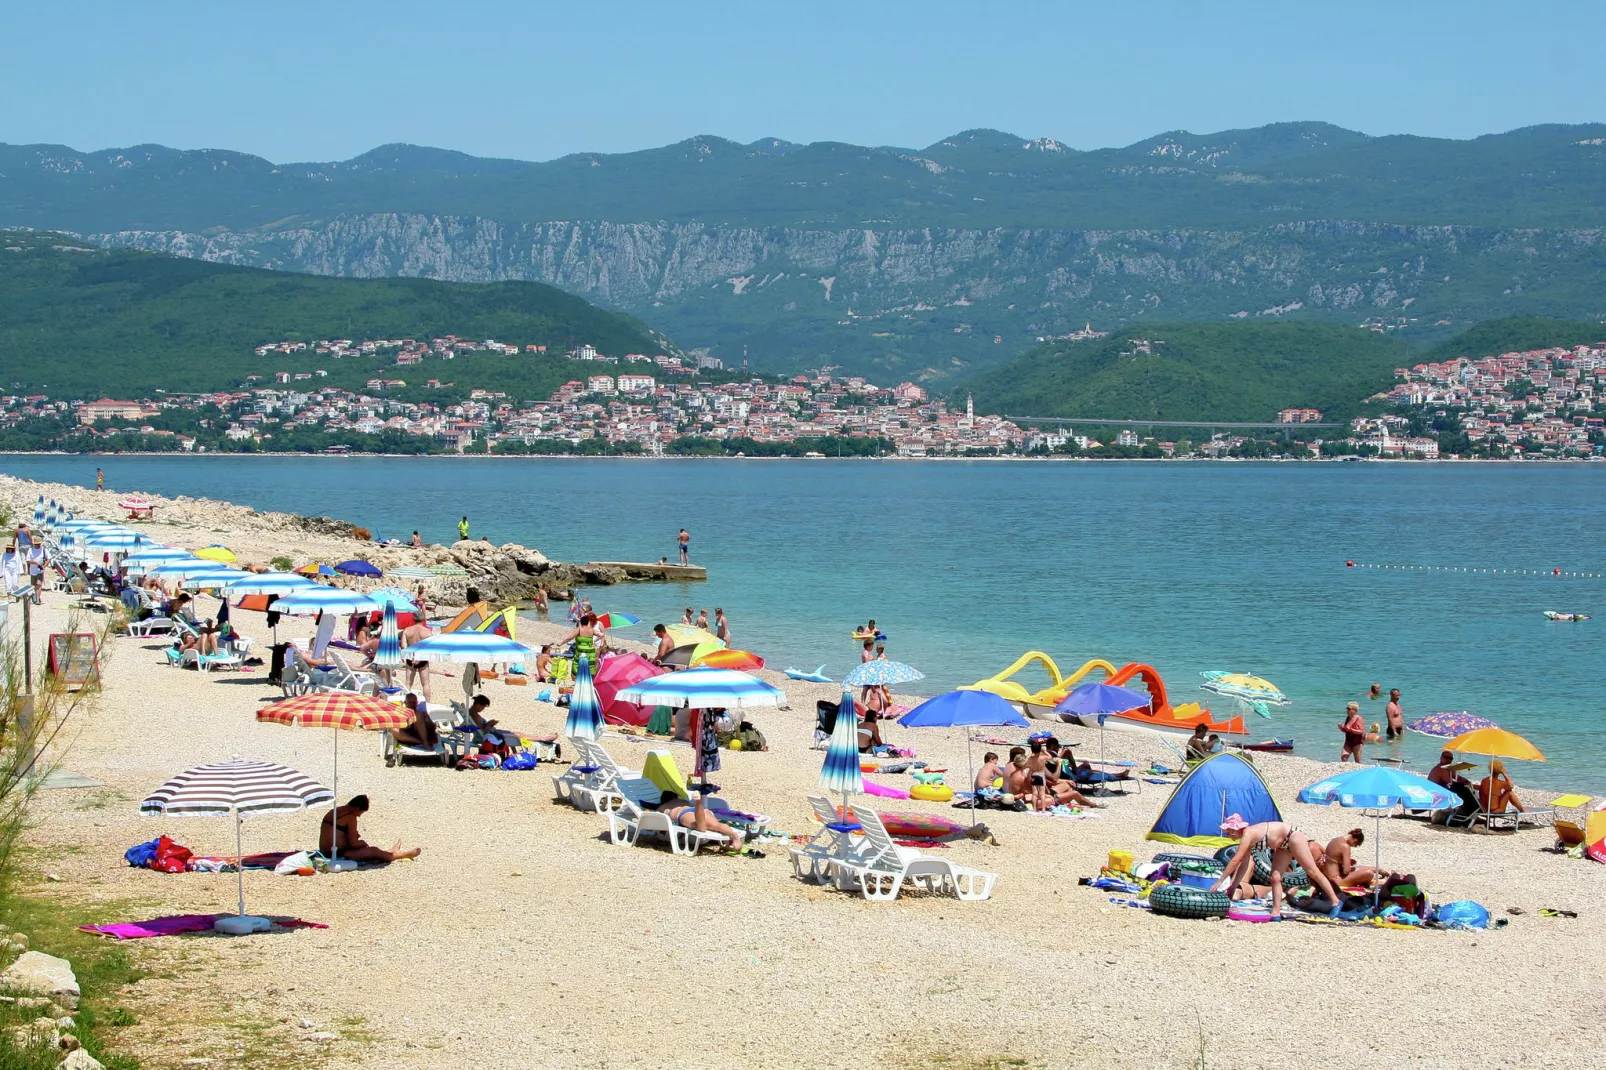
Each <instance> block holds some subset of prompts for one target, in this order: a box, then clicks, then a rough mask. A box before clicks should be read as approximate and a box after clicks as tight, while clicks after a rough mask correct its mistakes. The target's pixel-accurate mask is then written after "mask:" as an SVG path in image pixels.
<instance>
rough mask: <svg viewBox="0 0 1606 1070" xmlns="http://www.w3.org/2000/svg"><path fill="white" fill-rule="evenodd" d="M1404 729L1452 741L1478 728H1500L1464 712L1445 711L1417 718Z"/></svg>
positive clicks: (1486, 720) (1491, 722)
mask: <svg viewBox="0 0 1606 1070" xmlns="http://www.w3.org/2000/svg"><path fill="white" fill-rule="evenodd" d="M1405 727H1406V728H1408V729H1410V730H1411V731H1412V732H1420V733H1422V734H1423V735H1424V736H1436V737H1438V738H1440V739H1452V738H1454V737H1456V736H1462V735H1466V734H1467V733H1468V732H1474V731H1476V730H1478V729H1480V728H1499V727H1500V726H1499V725H1497V724H1495V723H1494V722H1493V721H1491V720H1488V719H1487V718H1484V717H1478V716H1475V715H1473V714H1470V713H1468V712H1467V711H1466V710H1461V711H1460V712H1457V711H1455V710H1446V711H1444V712H1443V713H1430V714H1428V715H1427V716H1426V717H1418V718H1417V719H1416V720H1414V721H1412V722H1411V723H1410V724H1408V725H1406V726H1405Z"/></svg>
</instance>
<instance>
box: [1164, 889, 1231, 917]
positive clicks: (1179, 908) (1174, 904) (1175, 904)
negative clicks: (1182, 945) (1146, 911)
mask: <svg viewBox="0 0 1606 1070" xmlns="http://www.w3.org/2000/svg"><path fill="white" fill-rule="evenodd" d="M1231 906H1232V900H1230V899H1228V898H1227V897H1226V895H1225V894H1224V893H1222V892H1207V891H1205V890H1204V889H1203V888H1186V887H1184V886H1182V885H1180V884H1157V885H1155V887H1154V890H1153V891H1152V892H1150V893H1149V907H1150V909H1152V910H1153V911H1154V912H1155V913H1156V914H1164V915H1166V916H1167V917H1170V918H1224V917H1226V916H1227V911H1228V909H1229V908H1230V907H1231Z"/></svg>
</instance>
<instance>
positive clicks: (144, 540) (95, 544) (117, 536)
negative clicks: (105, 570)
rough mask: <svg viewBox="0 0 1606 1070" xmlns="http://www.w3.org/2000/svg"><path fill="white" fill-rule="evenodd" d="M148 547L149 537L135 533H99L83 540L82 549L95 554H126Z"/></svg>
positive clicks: (149, 543)
mask: <svg viewBox="0 0 1606 1070" xmlns="http://www.w3.org/2000/svg"><path fill="white" fill-rule="evenodd" d="M149 545H151V538H150V536H149V535H141V534H140V533H139V532H137V531H101V532H96V533H95V534H92V535H89V536H87V537H86V538H85V539H84V549H86V550H90V551H93V552H94V553H97V554H126V553H128V552H129V551H131V550H137V549H139V548H140V547H142V546H149Z"/></svg>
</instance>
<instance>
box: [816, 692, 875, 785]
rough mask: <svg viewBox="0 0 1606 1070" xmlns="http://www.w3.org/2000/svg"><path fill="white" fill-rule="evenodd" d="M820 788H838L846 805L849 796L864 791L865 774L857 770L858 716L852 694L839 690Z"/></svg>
mask: <svg viewBox="0 0 1606 1070" xmlns="http://www.w3.org/2000/svg"><path fill="white" fill-rule="evenodd" d="M819 785H820V790H821V791H828V792H829V791H840V792H841V793H842V805H843V806H844V807H846V806H847V805H848V796H849V795H862V794H863V793H864V775H863V774H862V772H861V771H860V769H859V716H858V711H856V710H855V709H854V708H853V694H852V692H849V691H843V692H842V705H841V708H840V709H838V710H837V714H836V726H835V727H834V728H832V729H831V739H830V742H828V743H827V744H826V745H825V765H824V766H822V767H821V768H820V779H819Z"/></svg>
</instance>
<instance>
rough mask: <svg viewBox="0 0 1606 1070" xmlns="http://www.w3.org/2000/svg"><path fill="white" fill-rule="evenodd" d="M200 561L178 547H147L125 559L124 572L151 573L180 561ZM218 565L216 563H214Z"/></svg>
mask: <svg viewBox="0 0 1606 1070" xmlns="http://www.w3.org/2000/svg"><path fill="white" fill-rule="evenodd" d="M194 560H199V559H198V558H196V557H195V555H194V554H192V553H190V552H189V551H188V550H180V549H179V548H178V547H177V546H147V547H144V548H143V549H140V550H135V551H134V552H133V553H131V554H129V555H128V556H127V557H125V558H123V571H124V572H149V571H150V570H151V569H153V568H158V567H160V566H162V565H171V564H174V563H176V562H180V561H194ZM213 564H216V562H213Z"/></svg>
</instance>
